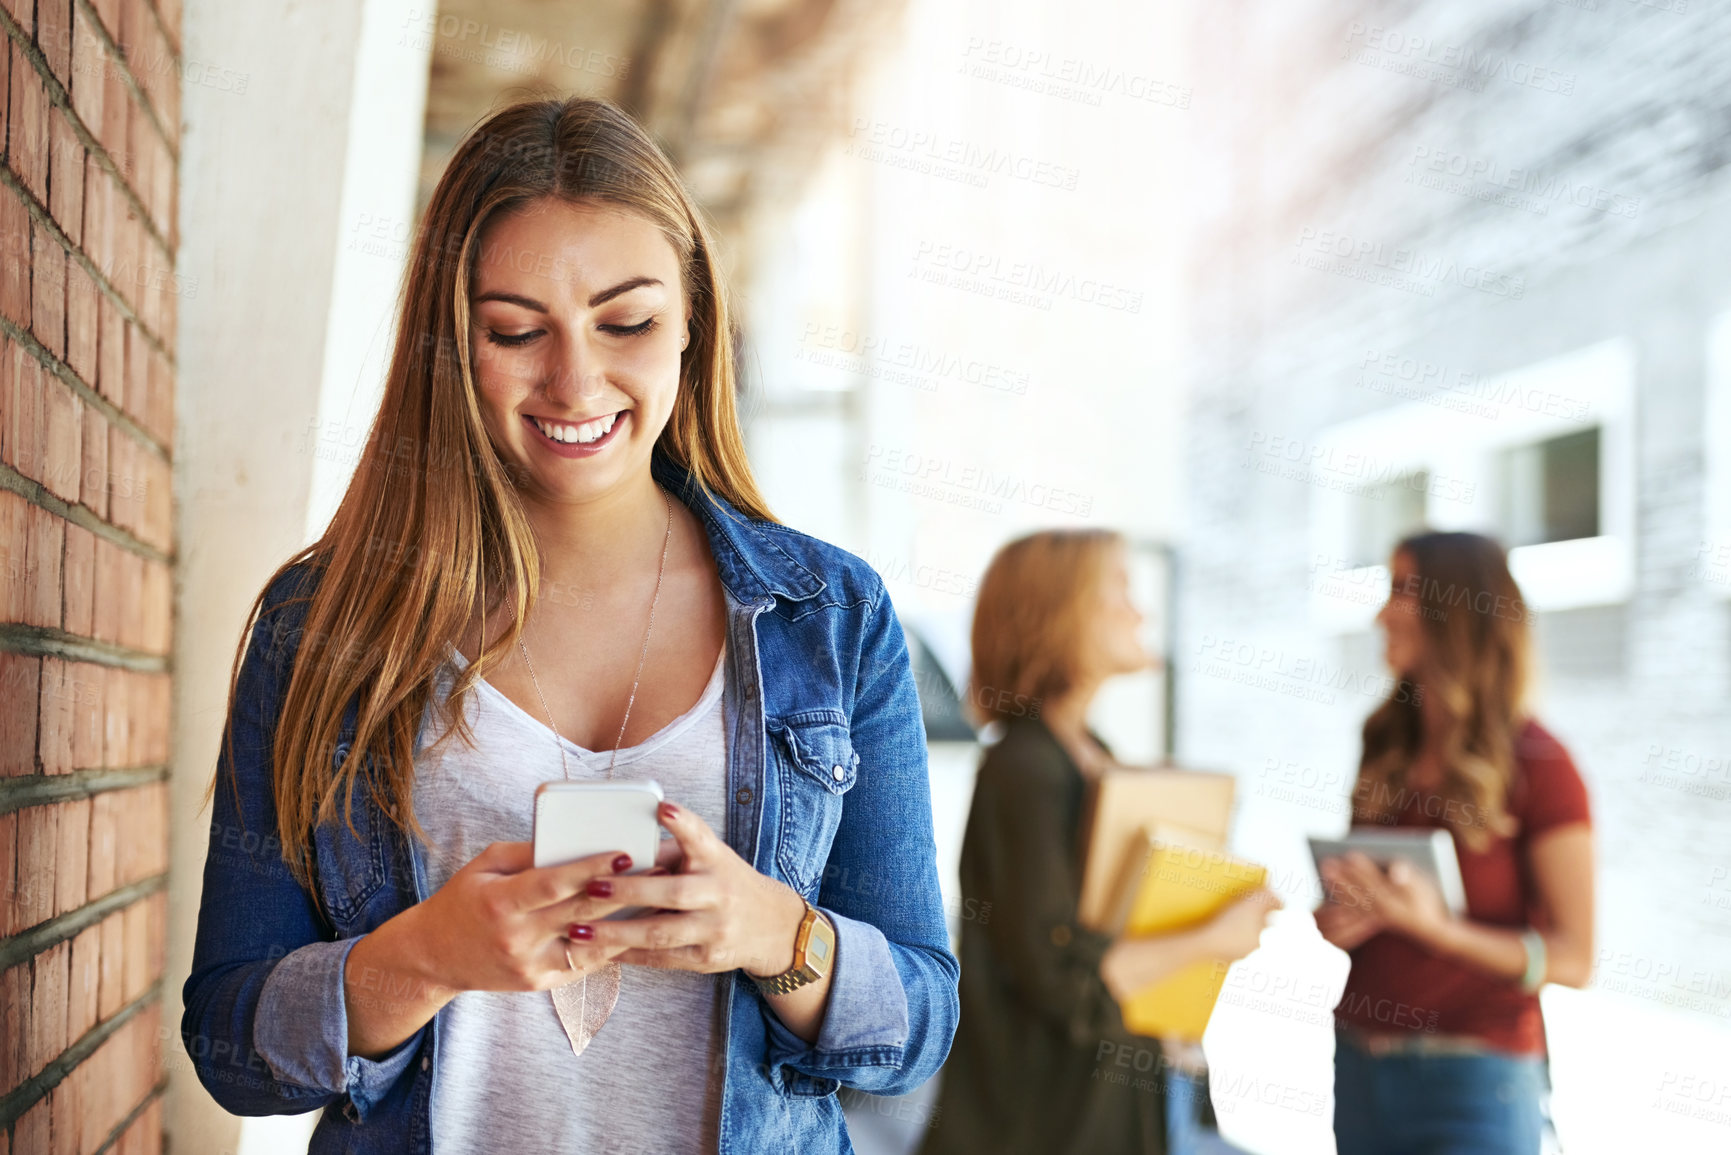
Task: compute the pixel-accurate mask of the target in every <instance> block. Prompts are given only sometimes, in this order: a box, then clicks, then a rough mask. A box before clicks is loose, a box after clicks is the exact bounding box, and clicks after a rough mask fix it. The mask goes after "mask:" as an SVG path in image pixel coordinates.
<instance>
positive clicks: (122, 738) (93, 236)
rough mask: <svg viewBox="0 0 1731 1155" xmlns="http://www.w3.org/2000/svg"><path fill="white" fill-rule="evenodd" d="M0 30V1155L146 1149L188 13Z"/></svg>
mask: <svg viewBox="0 0 1731 1155" xmlns="http://www.w3.org/2000/svg"><path fill="white" fill-rule="evenodd" d="M0 27H3V30H4V37H3V38H0V107H4V109H5V134H4V157H5V164H4V167H3V168H0V1155H13V1153H17V1155H24V1153H30V1155H36V1153H38V1152H40V1153H45V1155H49V1153H51V1155H61V1153H67V1155H71V1153H80V1155H89V1153H92V1152H99V1151H114V1152H128V1153H130V1152H146V1151H148V1152H158V1151H160V1150H161V1149H162V1097H161V1096H162V1090H163V1079H164V1074H163V1068H162V1060H161V1049H162V1047H161V1040H162V1038H163V1037H164V1032H165V1031H172V1029H173V1024H164V1023H163V1022H162V1015H161V999H160V986H161V977H162V970H163V957H164V942H163V940H164V932H165V926H166V922H167V916H166V906H167V903H166V893H165V890H164V872H165V871H166V869H167V864H168V826H167V815H168V787H167V781H166V778H167V773H168V769H167V768H168V762H169V711H170V695H171V693H172V682H171V677H170V673H169V661H168V660H169V652H170V645H171V640H172V629H173V622H172V597H173V581H172V578H173V574H172V568H171V567H172V565H173V555H174V532H173V503H172V492H173V491H172V488H171V483H170V478H171V464H170V459H171V455H172V452H173V445H174V437H173V432H174V430H173V423H174V372H175V371H174V336H175V316H176V303H177V300H178V295H179V294H181V293H185V292H188V291H189V289H188V288H187V287H186V286H183V285H182V284H181V283H180V282H179V281H178V280H177V278H176V277H175V275H174V254H175V247H176V244H177V239H176V234H175V215H176V208H175V197H176V193H177V183H176V181H177V175H176V174H177V171H178V161H177V157H178V152H179V147H180V140H179V123H180V75H181V70H180V63H179V62H180V56H179V52H180V2H179V0H0Z"/></svg>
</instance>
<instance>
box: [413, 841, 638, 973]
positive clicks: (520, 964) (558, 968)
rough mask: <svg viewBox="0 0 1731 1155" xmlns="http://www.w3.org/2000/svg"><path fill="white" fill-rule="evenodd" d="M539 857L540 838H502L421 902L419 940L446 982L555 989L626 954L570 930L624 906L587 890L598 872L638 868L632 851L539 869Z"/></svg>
mask: <svg viewBox="0 0 1731 1155" xmlns="http://www.w3.org/2000/svg"><path fill="white" fill-rule="evenodd" d="M534 861H535V851H534V844H533V843H530V842H495V843H493V844H492V845H490V846H488V847H487V848H486V849H485V850H483V851H481V853H479V854H477V855H476V856H475V857H474V858H472V859H470V860H469V862H468V863H467V864H466V865H465V866H464V867H463V868H462V869H461V870H459V871H457V872H456V873H455V874H453V875H451V877H450V879H449V880H447V881H446V883H445V885H444V886H442V887H440V888H439V889H438V890H437V891H435V892H434V893H433V894H432V896H431V897H429V898H427V899H425V900H424V901H423V902H421V903H420V904H419V905H418V907H417V908H416V910H417V914H418V916H419V917H418V918H417V922H419V924H420V935H419V936H418V937H419V938H420V944H419V945H420V946H421V947H422V949H424V951H425V952H426V954H425V958H426V965H427V967H428V969H430V970H431V971H432V972H433V974H434V975H435V976H436V978H437V981H438V982H439V983H440V984H441V985H443V986H445V987H447V988H449V989H451V990H453V991H539V990H549V989H551V988H553V987H558V986H564V985H565V984H566V983H569V982H574V981H575V980H576V979H578V978H580V977H582V976H583V975H585V974H587V973H589V972H590V971H593V970H597V969H599V968H600V967H601V966H602V965H603V964H605V963H606V962H607V961H608V960H610V959H611V958H612V957H613V956H614V955H616V954H618V953H619V951H620V948H615V949H611V950H608V949H604V948H601V947H597V946H594V945H592V944H590V943H586V942H581V941H575V942H573V941H568V940H567V939H566V938H565V937H564V936H565V934H566V931H567V929H568V928H569V927H570V926H571V924H572V923H579V922H582V923H587V922H594V921H596V920H597V919H600V918H603V917H605V916H606V915H609V914H611V913H613V912H614V911H616V910H618V909H619V908H620V906H621V904H620V903H619V902H616V901H614V900H613V899H610V898H608V899H600V898H591V897H589V895H588V894H587V893H586V890H585V888H586V887H587V886H588V883H589V880H590V879H592V878H611V877H613V875H615V874H621V873H623V872H625V871H627V870H630V869H631V856H630V855H628V854H623V853H619V852H608V853H605V854H593V855H590V856H589V857H588V858H579V859H577V860H576V861H575V862H568V863H565V864H564V865H561V866H544V867H539V868H537V867H535V866H534ZM567 949H568V950H569V958H567ZM572 964H575V968H573V965H572Z"/></svg>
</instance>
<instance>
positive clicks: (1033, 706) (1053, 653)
mask: <svg viewBox="0 0 1731 1155" xmlns="http://www.w3.org/2000/svg"><path fill="white" fill-rule="evenodd" d="M1123 547H1124V537H1123V535H1122V534H1119V533H1117V532H1116V531H1114V530H1109V529H1051V530H1042V531H1040V532H1039V533H1031V534H1028V535H1027V536H1026V537H1020V538H1017V539H1016V540H1015V541H1012V542H1010V543H1009V544H1008V545H1005V546H1004V547H1003V548H1002V549H1000V550H998V552H997V554H996V555H995V556H994V557H993V558H992V561H991V564H990V565H988V566H987V567H986V573H985V576H984V577H982V578H981V579H980V592H979V596H978V598H977V600H976V601H975V603H974V626H973V669H972V672H971V673H970V674H969V675H968V711H969V713H970V714H971V715H972V716H973V718H974V720H975V721H976V722H980V723H985V722H990V721H995V720H996V721H1002V720H1008V719H1010V718H1016V717H1033V718H1037V717H1039V716H1040V708H1041V706H1042V704H1043V703H1045V702H1046V701H1048V700H1050V699H1052V698H1055V697H1058V696H1060V695H1062V694H1063V693H1065V692H1066V691H1068V690H1069V689H1070V688H1071V687H1073V686H1074V685H1075V684H1076V675H1077V669H1078V666H1079V661H1080V657H1081V654H1080V650H1081V646H1082V642H1083V639H1084V638H1085V637H1086V632H1085V630H1084V629H1083V623H1084V622H1085V621H1086V620H1087V616H1088V611H1089V607H1090V605H1091V604H1092V602H1093V599H1094V597H1095V591H1097V590H1098V589H1099V588H1100V582H1101V580H1102V579H1103V577H1104V575H1105V572H1106V565H1107V562H1108V560H1109V559H1110V558H1111V556H1112V553H1113V551H1115V550H1119V549H1122V548H1123Z"/></svg>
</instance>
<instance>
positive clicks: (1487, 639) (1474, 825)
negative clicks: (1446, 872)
mask: <svg viewBox="0 0 1731 1155" xmlns="http://www.w3.org/2000/svg"><path fill="white" fill-rule="evenodd" d="M1394 552H1395V554H1396V556H1397V557H1398V556H1400V555H1405V557H1406V558H1407V559H1408V560H1409V561H1410V563H1411V568H1412V573H1411V574H1410V575H1409V578H1408V583H1409V585H1410V586H1411V587H1412V588H1410V589H1406V590H1403V591H1402V592H1407V593H1411V594H1413V595H1415V596H1416V599H1417V609H1416V613H1417V617H1418V621H1419V625H1420V628H1421V630H1422V631H1423V635H1424V643H1425V667H1424V668H1425V673H1424V681H1423V682H1422V683H1418V682H1413V681H1411V680H1408V679H1406V678H1397V681H1396V685H1395V688H1394V690H1393V692H1391V694H1390V696H1389V699H1388V700H1387V701H1386V702H1384V703H1383V704H1382V705H1381V706H1380V707H1378V708H1377V710H1376V711H1375V712H1374V713H1372V714H1371V716H1370V717H1369V718H1367V719H1366V720H1365V723H1364V752H1363V756H1362V759H1361V761H1360V763H1359V771H1358V783H1357V786H1356V787H1355V789H1354V791H1353V821H1355V822H1361V823H1369V822H1379V823H1389V822H1393V821H1394V820H1395V818H1396V817H1398V815H1399V813H1400V812H1401V811H1402V810H1403V809H1405V808H1406V807H1407V806H1409V805H1410V804H1411V803H1412V801H1413V796H1412V793H1411V791H1410V790H1409V789H1408V787H1407V773H1408V770H1409V768H1410V767H1411V764H1412V761H1413V759H1414V758H1415V757H1417V755H1418V753H1419V751H1420V749H1421V747H1422V746H1423V742H1424V713H1423V704H1424V703H1425V701H1426V700H1427V699H1430V700H1432V701H1434V703H1435V706H1436V707H1437V708H1438V709H1440V711H1441V713H1442V715H1443V716H1445V717H1447V718H1448V719H1449V725H1448V726H1447V730H1446V733H1445V734H1444V737H1443V747H1442V755H1441V760H1442V765H1443V785H1442V788H1441V789H1440V790H1439V791H1437V794H1436V797H1437V799H1438V800H1439V801H1440V802H1441V804H1442V805H1441V806H1440V807H1438V808H1436V809H1437V814H1436V816H1437V817H1440V818H1441V819H1442V820H1443V822H1444V824H1445V825H1447V826H1448V827H1450V828H1452V829H1453V830H1455V831H1456V832H1457V833H1458V834H1460V836H1461V837H1462V839H1463V840H1464V841H1465V842H1466V844H1467V845H1468V846H1469V847H1471V848H1473V849H1483V848H1484V847H1485V846H1486V845H1487V844H1488V843H1489V842H1490V840H1491V839H1492V838H1493V837H1497V836H1502V837H1506V836H1509V835H1512V834H1513V833H1514V832H1515V828H1516V824H1515V821H1514V818H1513V817H1512V816H1511V815H1510V813H1509V811H1508V800H1509V790H1510V787H1511V785H1512V784H1513V782H1514V777H1515V769H1516V767H1515V746H1516V740H1517V739H1518V737H1519V735H1520V730H1521V727H1522V726H1523V725H1524V723H1525V721H1526V718H1527V693H1528V689H1529V679H1530V675H1531V663H1532V642H1531V637H1530V630H1529V620H1530V616H1531V615H1530V614H1529V612H1528V611H1527V608H1526V603H1525V602H1523V601H1522V600H1521V591H1520V587H1519V586H1517V585H1516V584H1515V579H1514V576H1513V575H1512V574H1510V573H1509V564H1508V558H1507V556H1506V555H1505V554H1504V553H1503V549H1502V547H1501V546H1500V545H1498V544H1497V543H1496V542H1495V541H1492V540H1491V539H1490V538H1488V537H1484V536H1482V535H1480V534H1476V533H1421V534H1415V535H1414V536H1412V537H1409V538H1407V539H1405V540H1404V541H1402V542H1401V543H1400V544H1399V545H1397V546H1396V547H1395V551H1394ZM1395 580H1397V581H1398V580H1399V578H1398V577H1397V578H1396V579H1395Z"/></svg>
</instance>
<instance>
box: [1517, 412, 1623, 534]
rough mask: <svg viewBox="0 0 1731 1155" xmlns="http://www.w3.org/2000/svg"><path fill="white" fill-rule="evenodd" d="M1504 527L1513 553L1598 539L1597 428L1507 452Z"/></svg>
mask: <svg viewBox="0 0 1731 1155" xmlns="http://www.w3.org/2000/svg"><path fill="white" fill-rule="evenodd" d="M1502 473H1503V476H1502V482H1503V484H1502V485H1501V486H1500V489H1501V491H1502V528H1503V536H1504V538H1505V544H1506V545H1508V546H1509V547H1510V548H1511V549H1512V548H1516V547H1519V546H1523V545H1543V544H1545V543H1546V542H1552V541H1573V540H1574V539H1576V538H1583V537H1598V536H1599V430H1598V428H1597V427H1596V426H1595V427H1594V428H1592V429H1586V430H1583V431H1581V432H1580V433H1570V434H1567V435H1565V436H1563V437H1553V438H1551V439H1550V440H1548V441H1539V442H1534V443H1532V444H1529V445H1520V446H1516V447H1515V448H1513V449H1509V450H1505V451H1504V453H1503V459H1502Z"/></svg>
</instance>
